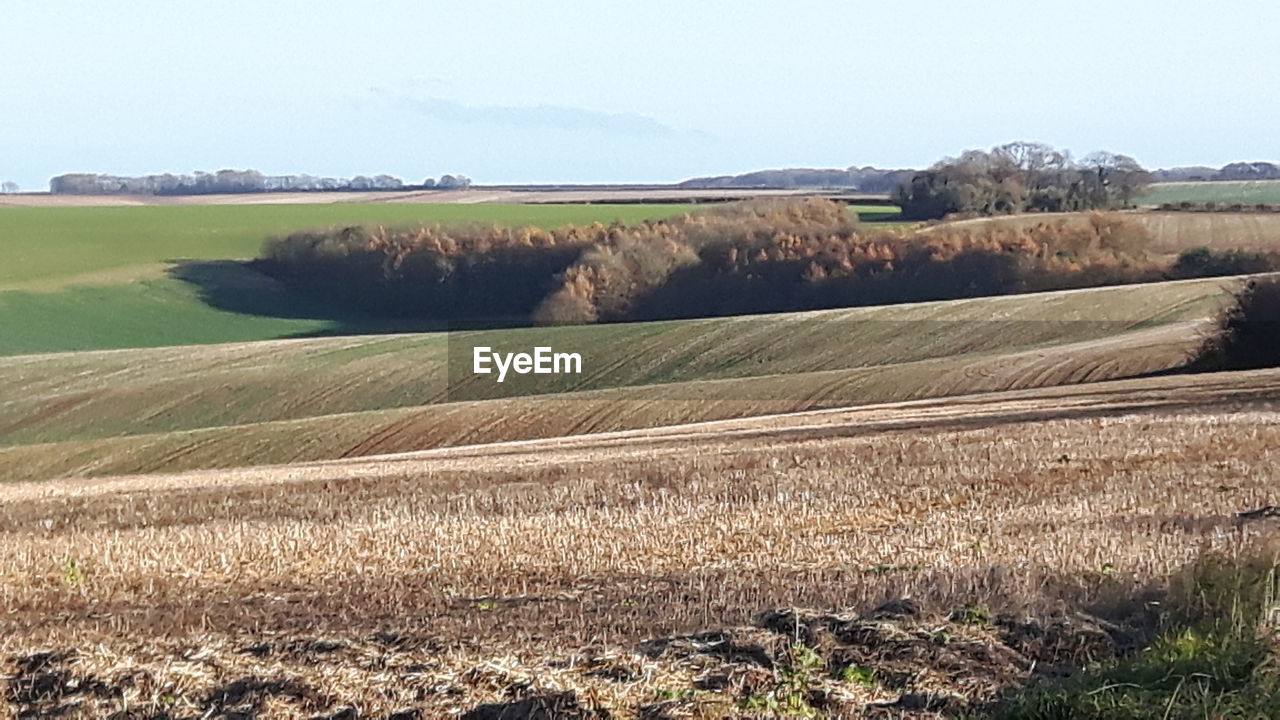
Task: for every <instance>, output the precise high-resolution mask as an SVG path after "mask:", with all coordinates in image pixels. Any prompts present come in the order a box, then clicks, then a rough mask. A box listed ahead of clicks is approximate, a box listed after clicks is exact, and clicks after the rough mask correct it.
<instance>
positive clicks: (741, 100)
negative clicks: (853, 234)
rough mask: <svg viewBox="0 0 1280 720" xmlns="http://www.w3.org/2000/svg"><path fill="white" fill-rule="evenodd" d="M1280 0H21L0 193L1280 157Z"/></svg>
mask: <svg viewBox="0 0 1280 720" xmlns="http://www.w3.org/2000/svg"><path fill="white" fill-rule="evenodd" d="M1277 30H1280V3H1277V2H1274V0H1219V1H1218V2H1203V1H1196V2H1182V1H1179V0H1166V1H1164V2H1158V1H1155V0H1142V1H1138V0H1134V1H1128V2H1126V1H1125V0H1112V1H1110V2H1095V1H1091V0H1077V1H1076V2H1052V3H1038V2H1030V1H1028V0H1021V1H1018V2H1012V1H1007V0H986V1H983V2H958V1H955V0H953V1H951V2H938V1H935V0H916V1H915V2H910V3H893V2H888V1H887V0H870V1H868V2H836V1H834V0H790V1H788V2H757V1H751V0H735V1H733V2H692V1H691V0H680V1H673V0H645V1H643V2H612V1H610V0H595V1H591V2H588V1H585V0H583V1H578V2H569V1H568V0H544V1H542V2H487V1H484V0H453V1H451V2H409V1H407V0H382V1H380V2H355V1H353V0H342V1H330V0H310V1H308V2H300V1H294V0H273V1H271V2H266V1H264V0H253V1H248V0H219V1H218V2H186V1H182V0H164V1H154V0H141V1H139V0H130V1H128V2H102V1H101V0H98V1H94V2H89V1H85V0H57V1H56V2H48V1H41V0H25V1H22V0H5V1H4V2H3V5H2V6H0V63H3V69H0V180H15V181H18V182H19V183H21V184H22V185H23V186H24V187H26V188H29V189H33V188H43V187H45V183H46V181H47V179H48V178H49V177H50V176H52V175H54V174H57V173H62V172H69V171H79V170H84V171H97V172H112V173H119V174H142V173H149V172H163V171H173V172H190V171H192V170H196V169H203V170H216V169H218V168H223V167H236V168H244V167H253V168H257V169H260V170H262V171H264V172H269V173H293V172H310V173H316V174H326V175H338V176H349V175H353V174H357V173H364V174H374V173H380V172H387V173H391V174H393V175H397V176H400V177H403V178H405V179H407V180H414V181H416V180H420V179H421V178H423V177H426V176H428V175H433V176H434V175H439V174H440V173H444V172H454V173H458V172H460V173H464V174H467V175H470V176H471V177H473V178H475V179H476V180H477V181H480V182H556V181H558V182H589V181H600V182H619V181H672V180H680V179H683V178H686V177H690V176H694V175H705V174H718V173H732V172H742V171H747V170H752V169H759V168H765V167H781V166H820V167H846V166H849V165H878V166H893V167H902V166H923V165H927V164H929V163H931V162H932V161H934V160H935V159H937V158H939V157H941V156H944V155H951V154H955V153H957V152H959V151H961V150H963V149H965V148H971V147H986V146H990V145H993V144H995V143H999V142H1003V141H1008V140H1014V139H1029V140H1041V141H1045V142H1049V143H1052V144H1055V145H1058V146H1062V147H1067V148H1070V149H1071V150H1072V151H1074V152H1076V153H1077V154H1084V153H1086V152H1089V151H1091V150H1096V149H1107V150H1113V151H1116V152H1125V153H1128V154H1131V155H1134V156H1135V157H1137V158H1138V159H1139V160H1140V161H1141V162H1143V163H1144V164H1146V165H1148V166H1151V167H1157V166H1170V165H1183V164H1212V165H1220V164H1223V163H1227V162H1231V161H1236V160H1280V135H1278V134H1277V131H1276V129H1277V121H1278V120H1280V69H1278V68H1280V44H1278V43H1277V35H1276V33H1277Z"/></svg>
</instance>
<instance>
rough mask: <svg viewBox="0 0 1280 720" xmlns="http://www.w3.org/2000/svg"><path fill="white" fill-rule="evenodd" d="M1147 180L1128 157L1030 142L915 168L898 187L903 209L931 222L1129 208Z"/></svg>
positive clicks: (914, 216) (910, 214) (914, 218)
mask: <svg viewBox="0 0 1280 720" xmlns="http://www.w3.org/2000/svg"><path fill="white" fill-rule="evenodd" d="M1150 183H1151V174H1150V173H1148V172H1147V171H1146V170H1144V169H1143V168H1142V166H1141V165H1139V164H1138V163H1137V161H1135V160H1134V159H1133V158H1131V157H1128V156H1125V155H1115V154H1112V153H1105V152H1099V153H1093V154H1092V155H1089V156H1087V157H1086V158H1084V160H1082V161H1079V162H1077V161H1075V160H1073V159H1072V158H1071V155H1070V153H1068V152H1066V151H1059V150H1055V149H1054V148H1052V147H1049V146H1047V145H1041V144H1037V143H1022V142H1019V143H1009V144H1007V145H1001V146H999V147H996V148H994V149H992V150H991V151H990V152H986V151H982V150H970V151H968V152H966V153H964V154H963V155H961V156H960V157H959V158H948V159H946V160H942V161H941V162H939V163H937V164H936V165H934V166H933V167H931V168H930V169H928V170H925V171H923V172H920V173H916V174H915V175H913V176H912V177H911V179H910V180H909V181H907V182H905V183H903V184H902V185H901V186H900V187H899V188H898V191H897V195H896V197H897V201H898V204H899V205H901V206H902V214H903V216H904V217H906V218H908V219H911V220H930V219H938V218H943V217H946V216H947V215H952V214H956V213H970V214H979V215H996V214H1003V213H1018V212H1027V211H1037V212H1065V211H1075V210H1103V209H1111V208H1118V207H1128V206H1129V205H1130V204H1131V203H1132V201H1133V199H1134V198H1135V197H1136V196H1137V195H1139V194H1140V193H1141V192H1142V190H1144V189H1145V188H1146V187H1147V185H1149V184H1150Z"/></svg>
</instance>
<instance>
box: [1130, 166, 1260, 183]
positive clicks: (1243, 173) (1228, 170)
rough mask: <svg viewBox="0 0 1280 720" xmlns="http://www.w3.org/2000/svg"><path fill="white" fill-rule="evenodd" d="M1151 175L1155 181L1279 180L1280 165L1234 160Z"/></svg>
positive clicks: (1168, 169)
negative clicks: (1212, 165) (1232, 161)
mask: <svg viewBox="0 0 1280 720" xmlns="http://www.w3.org/2000/svg"><path fill="white" fill-rule="evenodd" d="M1152 177H1153V178H1154V179H1155V181H1156V182H1193V181H1199V182H1205V181H1208V182H1213V181H1230V180H1280V165H1276V164H1275V163H1269V162H1236V163H1231V164H1229V165H1223V166H1222V167H1220V168H1212V167H1205V166H1203V165H1194V166H1190V167H1175V168H1167V169H1165V170H1156V171H1154V172H1152Z"/></svg>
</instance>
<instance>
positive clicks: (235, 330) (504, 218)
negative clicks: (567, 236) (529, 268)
mask: <svg viewBox="0 0 1280 720" xmlns="http://www.w3.org/2000/svg"><path fill="white" fill-rule="evenodd" d="M688 207H690V206H683V205H611V206H601V205H497V204H476V205H461V204H447V205H427V204H416V203H406V204H391V203H376V204H373V203H353V204H337V203H334V204H324V205H183V206H148V207H66V208H63V207H58V208H29V207H0V252H3V257H4V262H3V263H0V329H2V330H0V355H13V354H20V353H32V352H52V351H59V350H89V349H99V348H119V347H155V346H163V345H185V344H192V343H216V342H234V341H241V340H259V339H266V338H276V337H290V336H296V335H315V334H341V333H345V332H351V331H353V330H357V329H362V330H364V331H366V332H370V331H381V330H383V329H385V328H386V323H383V322H380V321H377V320H374V319H371V318H367V317H360V316H355V315H352V314H351V313H344V312H342V311H339V310H337V309H334V308H329V307H325V306H324V304H323V303H317V302H316V301H315V300H314V299H310V298H300V297H298V296H296V295H295V294H294V293H291V292H290V291H288V290H287V289H286V288H284V287H282V286H280V285H279V284H278V283H276V282H274V281H273V280H271V279H270V278H266V277H264V276H262V275H260V274H258V273H255V272H251V271H248V270H246V269H245V268H243V267H242V266H240V265H237V264H235V263H226V262H216V261H224V260H239V259H248V258H252V257H254V256H256V255H257V254H258V251H259V249H260V248H261V246H262V242H263V241H264V240H265V239H266V238H267V237H269V236H271V235H276V234H281V233H287V232H291V231H293V230H298V229H301V228H307V227H320V226H329V225H347V224H375V223H383V224H389V225H390V224H410V223H420V222H440V223H446V224H465V223H472V222H478V223H486V224H488V223H498V224H504V225H526V224H527V225H537V226H541V227H556V226H560V225H564V224H569V223H574V224H581V223H590V222H594V221H601V222H611V221H613V220H615V219H619V220H622V221H623V222H628V223H632V222H638V221H640V220H643V219H648V218H661V217H666V216H669V215H672V214H675V213H679V212H681V211H683V210H685V209H687V208H688ZM211 295H217V296H219V297H224V298H225V297H230V298H231V300H233V301H235V302H238V303H239V304H240V305H239V307H238V308H237V309H239V310H240V311H238V312H237V311H234V310H232V309H227V308H222V307H218V306H216V305H215V304H211V303H210V302H209V299H210V296H211Z"/></svg>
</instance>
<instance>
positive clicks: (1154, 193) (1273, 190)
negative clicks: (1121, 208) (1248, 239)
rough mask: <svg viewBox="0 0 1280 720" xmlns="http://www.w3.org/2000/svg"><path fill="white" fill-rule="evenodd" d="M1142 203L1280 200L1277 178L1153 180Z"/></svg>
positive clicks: (1268, 201) (1279, 186)
mask: <svg viewBox="0 0 1280 720" xmlns="http://www.w3.org/2000/svg"><path fill="white" fill-rule="evenodd" d="M1138 202H1139V203H1140V204H1142V205H1163V204H1165V203H1181V202H1190V203H1206V202H1214V203H1227V204H1232V203H1244V204H1257V203H1267V204H1271V203H1280V180H1239V181H1221V182H1174V183H1156V184H1154V185H1152V186H1151V188H1150V190H1148V191H1147V193H1146V194H1145V195H1143V196H1142V197H1141V198H1139V199H1138Z"/></svg>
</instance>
